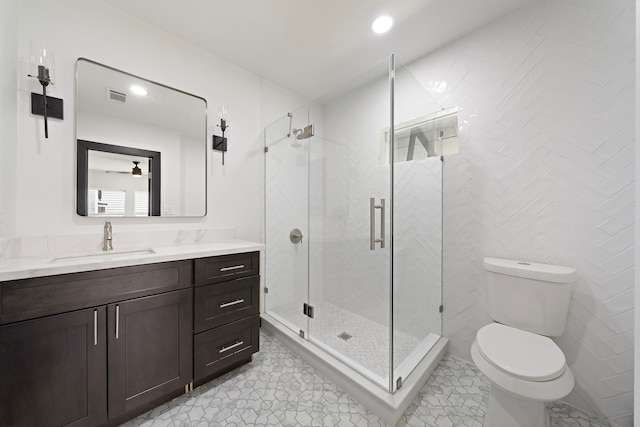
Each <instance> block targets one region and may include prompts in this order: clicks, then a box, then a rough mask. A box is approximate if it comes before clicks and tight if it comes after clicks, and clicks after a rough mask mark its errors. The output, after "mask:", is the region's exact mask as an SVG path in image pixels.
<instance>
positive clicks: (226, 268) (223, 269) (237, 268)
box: [220, 264, 244, 271]
mask: <svg viewBox="0 0 640 427" xmlns="http://www.w3.org/2000/svg"><path fill="white" fill-rule="evenodd" d="M241 268H244V264H240V265H234V266H233V267H222V268H221V269H220V271H231V270H239V269H241Z"/></svg>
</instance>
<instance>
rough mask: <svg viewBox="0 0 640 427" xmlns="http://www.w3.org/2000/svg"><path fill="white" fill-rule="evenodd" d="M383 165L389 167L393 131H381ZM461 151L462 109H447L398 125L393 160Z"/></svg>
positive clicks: (381, 162)
mask: <svg viewBox="0 0 640 427" xmlns="http://www.w3.org/2000/svg"><path fill="white" fill-rule="evenodd" d="M381 134H382V136H381V138H380V141H381V142H380V164H383V165H385V164H389V161H390V159H389V154H390V153H391V150H390V139H389V134H390V129H389V128H386V129H383V130H382V131H381ZM457 152H458V107H457V106H456V107H451V108H446V109H443V110H441V111H437V112H435V113H431V114H428V115H426V116H422V117H418V118H415V119H413V120H408V121H405V122H402V123H398V124H396V125H395V126H394V143H393V161H394V162H395V163H399V162H410V161H414V160H423V159H426V158H427V157H440V156H446V155H450V154H455V153H457Z"/></svg>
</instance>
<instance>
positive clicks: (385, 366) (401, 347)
mask: <svg viewBox="0 0 640 427" xmlns="http://www.w3.org/2000/svg"><path fill="white" fill-rule="evenodd" d="M314 312H315V317H314V318H313V319H308V318H307V317H306V316H304V315H303V314H302V310H301V308H300V305H299V304H286V305H280V306H278V307H275V308H274V309H272V310H271V313H275V314H277V315H278V316H280V317H282V318H283V319H285V320H286V321H288V322H290V323H291V324H293V325H297V326H298V327H299V325H306V322H307V320H308V321H309V331H308V334H309V337H311V339H312V340H313V339H315V340H318V341H320V342H321V343H323V344H325V345H327V346H329V347H330V348H332V349H333V350H335V351H337V352H338V353H340V354H342V355H343V356H345V357H347V358H348V359H350V360H352V361H354V362H355V363H357V364H358V365H360V366H362V367H364V368H365V369H367V370H369V371H370V372H372V373H373V374H375V375H377V376H378V377H380V379H381V380H383V381H384V380H385V378H387V377H388V375H389V344H388V343H389V328H388V327H386V326H384V325H381V324H379V323H376V322H374V321H372V320H369V319H367V318H365V317H363V316H360V315H358V314H355V313H352V312H350V311H348V310H345V309H343V308H341V307H338V306H337V305H334V304H331V303H328V302H324V301H320V302H317V303H314ZM342 334H347V335H349V336H351V338H349V339H346V340H345V339H343V338H341V335H342ZM420 341H421V340H420V339H419V338H416V337H413V336H411V335H408V334H406V333H403V332H400V331H398V330H396V332H395V334H394V360H395V366H397V365H398V364H399V363H400V362H402V361H403V360H405V359H406V357H407V356H408V355H409V354H410V353H411V352H412V351H413V350H414V349H415V348H416V347H417V346H418V344H419V343H420ZM385 383H386V381H385Z"/></svg>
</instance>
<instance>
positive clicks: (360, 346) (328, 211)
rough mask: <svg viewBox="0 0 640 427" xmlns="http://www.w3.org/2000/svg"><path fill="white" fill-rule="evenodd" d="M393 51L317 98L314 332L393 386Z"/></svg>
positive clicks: (312, 198)
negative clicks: (388, 139)
mask: <svg viewBox="0 0 640 427" xmlns="http://www.w3.org/2000/svg"><path fill="white" fill-rule="evenodd" d="M390 73H391V70H390V61H383V62H382V63H380V64H378V65H377V66H376V67H374V68H372V69H370V70H369V71H368V72H367V73H365V74H363V75H361V76H359V77H358V78H356V79H354V80H352V81H350V82H348V83H347V84H346V85H343V86H340V87H339V88H338V89H336V90H335V91H333V92H332V93H331V94H329V95H326V96H324V97H322V98H320V99H317V100H316V101H315V102H313V103H311V104H310V110H309V111H310V113H309V115H310V120H309V121H310V123H312V124H313V125H314V135H313V136H311V137H309V138H308V139H306V140H305V141H306V144H308V150H309V182H308V185H309V235H310V242H311V246H310V247H309V255H310V265H309V277H310V281H309V283H310V288H309V292H310V293H309V304H310V306H311V307H312V308H313V313H312V314H313V317H312V318H311V320H310V321H309V337H310V338H309V339H310V340H311V341H312V342H314V343H315V344H316V345H318V346H319V347H322V348H323V349H324V350H325V351H327V352H329V353H331V354H332V355H334V356H335V357H337V358H338V359H339V360H341V361H343V362H344V363H345V364H347V365H349V366H351V367H352V368H355V369H356V370H357V371H358V372H360V373H361V374H363V375H364V376H366V377H368V378H369V379H370V380H372V381H373V382H375V383H376V384H378V385H380V386H381V387H382V388H383V389H385V390H390V389H391V386H390V380H389V378H390V369H391V364H390V360H391V359H392V355H391V350H392V345H391V341H392V337H391V335H390V328H391V323H392V317H391V296H392V294H391V264H392V262H391V259H392V258H391V254H392V243H391V230H392V223H391V218H392V212H391V208H392V206H393V203H392V190H391V188H392V169H393V165H392V164H390V163H389V162H388V161H387V159H388V155H387V150H388V149H389V146H388V145H387V144H385V143H384V142H383V140H384V135H385V132H387V133H388V132H389V128H390V127H391V101H390V99H391V79H390Z"/></svg>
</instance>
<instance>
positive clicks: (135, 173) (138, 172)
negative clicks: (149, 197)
mask: <svg viewBox="0 0 640 427" xmlns="http://www.w3.org/2000/svg"><path fill="white" fill-rule="evenodd" d="M133 164H134V165H135V166H134V167H133V169H131V175H133V177H134V178H140V177H141V176H142V169H140V168H139V167H138V164H140V162H136V161H134V162H133Z"/></svg>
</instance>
